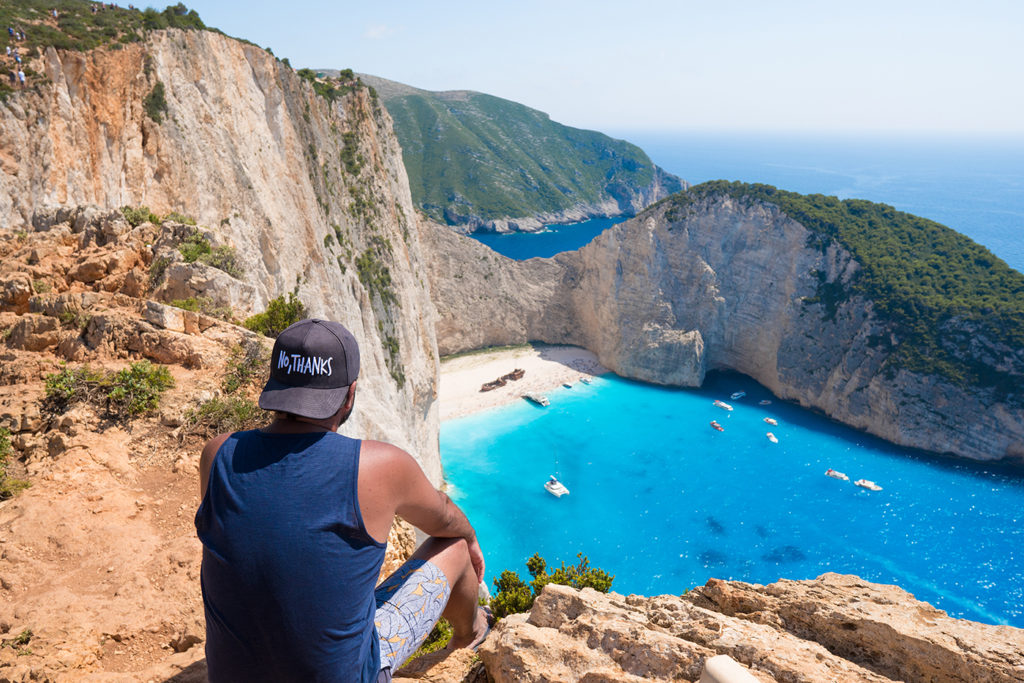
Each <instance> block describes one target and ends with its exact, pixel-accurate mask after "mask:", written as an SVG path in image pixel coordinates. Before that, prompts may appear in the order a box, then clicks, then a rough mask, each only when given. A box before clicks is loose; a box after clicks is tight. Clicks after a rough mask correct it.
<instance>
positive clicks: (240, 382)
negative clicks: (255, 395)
mask: <svg viewBox="0 0 1024 683" xmlns="http://www.w3.org/2000/svg"><path fill="white" fill-rule="evenodd" d="M269 369H270V354H269V353H268V352H267V350H266V349H265V348H264V347H263V345H262V344H258V343H256V342H245V343H244V344H240V345H238V346H235V347H234V348H232V349H231V357H230V358H229V359H228V364H227V367H226V368H225V372H224V379H223V380H221V385H220V388H221V389H222V390H223V391H224V393H225V394H233V393H235V392H236V391H238V390H239V389H244V388H246V387H249V386H262V385H263V384H265V383H266V381H267V374H268V372H269Z"/></svg>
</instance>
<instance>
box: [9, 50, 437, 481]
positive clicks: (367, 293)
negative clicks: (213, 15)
mask: <svg viewBox="0 0 1024 683" xmlns="http://www.w3.org/2000/svg"><path fill="white" fill-rule="evenodd" d="M40 61H41V62H42V63H40V64H38V65H37V66H38V68H39V70H41V71H43V72H44V73H45V74H46V76H47V77H48V79H49V80H50V83H48V84H45V85H42V86H40V87H39V88H38V89H36V90H35V91H32V92H26V93H21V94H17V95H15V96H12V97H10V98H9V99H8V100H7V101H6V102H5V103H0V150H2V153H0V228H6V229H14V230H18V229H25V228H29V229H31V228H30V225H31V221H32V217H33V215H35V214H36V213H37V212H39V211H41V210H44V209H48V208H52V207H56V206H70V205H81V204H95V205H98V206H100V207H103V208H118V207H121V206H123V205H130V206H137V205H146V206H148V207H149V208H150V209H151V210H152V211H153V212H155V213H157V214H159V215H164V214H166V213H168V212H170V211H177V212H180V213H182V214H185V215H188V216H192V217H193V218H195V219H196V220H197V222H198V223H199V225H200V226H201V227H203V229H204V230H206V231H207V232H209V233H212V235H213V236H214V238H215V240H216V241H217V242H219V243H225V244H230V245H233V246H234V247H235V248H236V249H237V251H238V254H239V256H240V257H241V261H242V265H243V270H244V274H243V277H242V279H243V280H244V281H245V282H247V283H248V284H250V285H251V286H252V287H253V288H254V290H253V291H254V294H252V295H251V296H250V297H249V304H248V305H246V303H245V301H246V300H245V297H242V298H241V299H239V298H238V297H235V298H234V299H233V301H234V303H235V304H236V305H237V306H239V307H240V310H238V311H237V313H238V315H240V316H243V317H244V316H245V315H249V314H251V313H253V312H256V311H258V310H262V308H263V306H264V305H265V304H266V302H267V301H269V300H270V299H272V298H274V297H276V296H279V295H281V294H286V293H288V292H291V291H296V292H297V293H298V296H299V297H300V299H301V300H302V301H303V302H304V303H305V305H306V306H307V308H308V310H309V312H310V314H311V315H314V316H320V317H326V318H330V319H333V320H338V321H340V322H342V323H343V324H345V325H346V326H347V327H349V329H351V330H352V332H353V333H354V334H355V336H356V338H357V339H358V340H359V342H360V347H361V352H362V371H361V375H360V383H359V386H360V392H359V401H358V404H357V406H358V407H357V410H356V412H355V413H354V414H353V418H352V424H351V425H350V426H348V427H346V429H347V430H348V431H349V432H351V433H352V434H353V435H360V436H363V437H367V438H379V439H384V440H387V441H391V442H393V443H396V444H397V445H399V446H401V447H404V448H406V449H408V450H409V451H410V452H412V453H414V454H415V455H416V456H417V457H418V458H419V459H420V461H421V463H422V464H423V466H424V469H425V470H426V471H427V473H428V475H429V476H430V477H431V479H432V480H433V481H435V482H438V481H439V479H440V462H439V456H438V449H437V428H438V418H437V408H436V396H437V386H436V385H437V379H436V377H437V367H438V366H437V352H436V342H435V338H434V331H433V324H432V321H433V318H434V312H433V307H432V305H431V303H430V301H429V298H428V296H427V288H426V283H425V275H424V263H423V256H422V254H421V249H420V244H419V239H418V233H417V230H416V229H415V225H414V222H413V221H414V211H413V207H412V201H411V198H410V195H409V188H408V181H407V178H406V175H405V170H404V167H403V166H402V161H401V152H400V150H399V148H398V143H397V141H396V140H395V138H394V136H393V134H392V132H391V127H390V119H389V117H388V115H387V113H386V112H385V111H384V109H383V108H382V107H381V106H380V105H379V104H378V103H377V102H376V100H374V99H373V98H371V97H370V95H369V93H368V91H367V90H366V89H356V90H355V91H354V92H352V93H350V94H347V95H345V96H344V97H341V98H338V99H336V100H335V101H333V102H332V101H329V100H327V99H326V98H323V97H320V96H317V95H316V94H315V93H314V92H313V90H312V88H311V87H310V86H309V84H307V83H305V82H304V81H302V80H301V79H300V78H298V77H297V76H296V75H295V74H294V72H293V71H292V70H291V69H290V68H288V67H286V66H284V65H282V64H281V63H280V62H278V61H277V60H276V59H275V58H274V57H273V56H271V55H270V54H268V53H267V52H265V51H264V50H262V49H260V48H258V47H255V46H253V45H247V44H243V43H241V42H239V41H236V40H233V39H230V38H227V37H224V36H221V35H218V34H215V33H212V32H209V31H188V32H186V31H174V30H172V31H159V32H154V33H152V34H151V36H150V38H149V39H148V40H147V41H146V42H144V43H139V44H132V45H127V46H125V47H124V49H120V50H97V51H93V52H90V53H87V54H81V53H68V52H59V53H58V52H57V51H55V50H52V49H51V50H49V51H47V53H46V55H45V57H44V58H43V59H42V60H40ZM157 82H160V83H162V84H163V85H164V89H165V99H166V104H167V108H166V111H165V112H163V114H162V121H161V122H159V123H158V122H156V121H154V120H153V119H152V118H151V116H150V115H149V114H147V112H146V108H145V106H144V99H145V98H146V96H147V95H149V94H150V93H151V92H152V90H153V87H154V85H155V84H156V83H157ZM360 257H363V260H362V261H361V262H362V264H363V270H364V277H363V278H362V279H361V278H360V275H359V270H360V269H359V268H358V267H357V262H359V261H360ZM385 267H386V268H387V276H389V277H390V280H388V279H387V277H384V276H382V275H381V274H382V272H383V270H382V268H385ZM373 273H376V275H377V276H378V277H376V278H374V277H371V274H373ZM211 293H212V292H211ZM247 308H251V309H252V310H246V309H247Z"/></svg>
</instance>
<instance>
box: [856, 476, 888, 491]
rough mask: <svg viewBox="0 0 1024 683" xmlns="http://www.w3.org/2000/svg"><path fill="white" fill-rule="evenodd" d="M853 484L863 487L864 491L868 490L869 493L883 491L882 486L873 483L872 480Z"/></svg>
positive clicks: (863, 480)
mask: <svg viewBox="0 0 1024 683" xmlns="http://www.w3.org/2000/svg"><path fill="white" fill-rule="evenodd" d="M853 483H854V484H856V485H857V486H859V487H861V488H862V489H867V490H868V491H881V490H882V487H881V486H879V485H878V484H876V483H875V482H873V481H871V480H870V479H858V480H857V481H855V482H853Z"/></svg>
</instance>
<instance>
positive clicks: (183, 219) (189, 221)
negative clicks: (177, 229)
mask: <svg viewBox="0 0 1024 683" xmlns="http://www.w3.org/2000/svg"><path fill="white" fill-rule="evenodd" d="M164 220H165V221H174V222H175V223H184V224H185V225H195V224H196V219H195V218H192V217H191V216H186V215H185V214H183V213H178V212H177V211H171V212H170V213H169V214H167V215H166V216H164Z"/></svg>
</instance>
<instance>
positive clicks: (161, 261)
mask: <svg viewBox="0 0 1024 683" xmlns="http://www.w3.org/2000/svg"><path fill="white" fill-rule="evenodd" d="M170 265H171V259H169V258H167V257H166V256H158V257H157V258H155V259H153V262H152V263H151V264H149V286H150V287H151V288H153V287H157V286H158V285H159V284H160V283H161V282H163V279H164V275H165V274H166V273H167V267H168V266H170Z"/></svg>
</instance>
